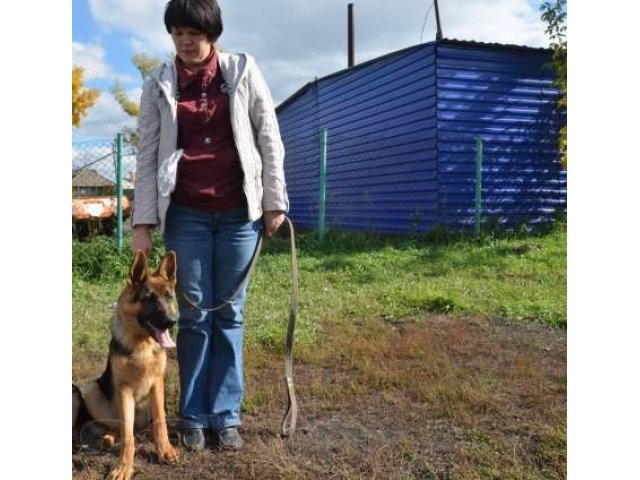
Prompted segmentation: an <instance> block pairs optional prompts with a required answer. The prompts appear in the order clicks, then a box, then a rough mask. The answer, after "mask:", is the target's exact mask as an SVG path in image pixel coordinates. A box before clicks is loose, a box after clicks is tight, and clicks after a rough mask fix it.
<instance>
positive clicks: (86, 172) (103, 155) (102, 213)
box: [71, 137, 135, 240]
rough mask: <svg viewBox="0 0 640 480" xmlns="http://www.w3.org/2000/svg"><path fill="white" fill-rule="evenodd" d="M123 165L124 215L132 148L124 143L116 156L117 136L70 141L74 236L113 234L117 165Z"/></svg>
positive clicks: (132, 164) (132, 166) (127, 211)
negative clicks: (71, 142) (119, 163)
mask: <svg viewBox="0 0 640 480" xmlns="http://www.w3.org/2000/svg"><path fill="white" fill-rule="evenodd" d="M118 162H121V168H122V192H123V197H122V204H123V205H122V206H123V218H124V219H126V218H128V217H129V216H130V214H131V204H132V201H133V194H134V182H135V149H134V148H133V146H132V145H129V144H127V143H125V145H124V149H123V151H122V152H120V155H118V151H117V147H116V138H115V137H114V138H103V139H96V140H88V141H78V142H73V144H72V158H71V165H72V167H71V187H72V194H71V196H72V224H73V231H72V235H73V238H77V239H80V240H83V239H87V238H90V237H93V236H95V235H98V234H102V235H113V234H114V231H115V227H116V206H117V199H116V191H117V187H118V178H117V166H118Z"/></svg>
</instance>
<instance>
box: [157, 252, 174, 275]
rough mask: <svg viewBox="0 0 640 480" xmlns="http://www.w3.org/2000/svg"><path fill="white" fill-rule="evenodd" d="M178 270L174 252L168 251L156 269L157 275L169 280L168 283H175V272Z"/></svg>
mask: <svg viewBox="0 0 640 480" xmlns="http://www.w3.org/2000/svg"><path fill="white" fill-rule="evenodd" d="M177 268H178V265H177V262H176V252H174V251H169V252H167V253H166V254H165V256H164V257H162V261H161V262H160V266H159V267H158V274H159V275H161V276H163V277H164V278H166V279H167V280H169V281H170V282H175V281H176V270H177Z"/></svg>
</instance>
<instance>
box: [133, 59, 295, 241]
mask: <svg viewBox="0 0 640 480" xmlns="http://www.w3.org/2000/svg"><path fill="white" fill-rule="evenodd" d="M218 62H219V64H220V70H221V73H222V77H223V79H224V82H225V84H226V85H227V88H228V91H229V95H230V98H229V112H230V113H229V114H230V117H231V127H232V130H233V136H234V138H235V143H236V148H237V149H238V155H239V157H240V164H241V166H242V171H243V172H244V183H243V190H244V193H245V195H246V197H247V205H248V209H249V220H250V221H255V220H257V219H259V218H260V217H261V216H262V212H263V211H271V210H281V211H284V212H287V211H289V199H288V196H287V190H286V182H285V178H284V165H283V162H284V146H283V145H282V140H281V138H280V129H279V127H278V120H277V118H276V113H275V109H274V105H273V100H272V98H271V93H270V91H269V87H268V86H267V84H266V82H265V80H264V77H263V76H262V74H261V72H260V70H259V69H258V66H257V65H256V62H255V60H254V59H253V57H251V56H250V55H247V54H233V53H225V52H218ZM176 85H177V72H176V69H175V64H174V63H173V62H169V63H165V64H163V65H162V66H161V67H159V68H158V69H157V70H155V71H153V72H152V73H151V74H149V75H148V76H147V78H146V79H145V82H144V85H143V87H142V97H141V100H140V113H139V115H138V131H139V135H140V140H139V144H138V154H137V168H136V182H135V199H134V206H133V219H132V224H133V225H139V224H151V225H158V224H159V225H160V228H161V230H162V231H164V225H165V216H166V213H167V208H169V203H170V199H171V198H170V197H171V192H172V191H173V189H174V188H175V183H176V173H177V162H178V160H179V159H180V156H181V154H182V152H181V150H177V143H178V124H177V118H176V113H177V101H176Z"/></svg>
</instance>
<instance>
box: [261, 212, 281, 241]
mask: <svg viewBox="0 0 640 480" xmlns="http://www.w3.org/2000/svg"><path fill="white" fill-rule="evenodd" d="M262 221H263V222H264V232H265V233H266V234H267V237H270V236H271V235H273V234H274V233H276V230H278V228H280V225H282V222H284V212H281V211H279V210H276V211H273V212H264V215H263V219H262Z"/></svg>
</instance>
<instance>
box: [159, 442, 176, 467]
mask: <svg viewBox="0 0 640 480" xmlns="http://www.w3.org/2000/svg"><path fill="white" fill-rule="evenodd" d="M157 452H158V460H159V461H160V463H175V462H177V461H178V451H177V450H176V449H175V448H173V447H172V446H171V445H170V444H167V445H166V446H163V447H158V449H157Z"/></svg>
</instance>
